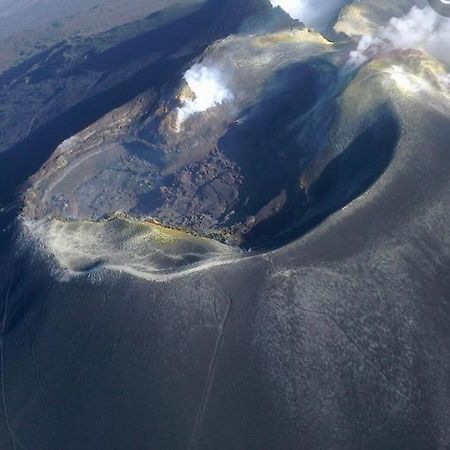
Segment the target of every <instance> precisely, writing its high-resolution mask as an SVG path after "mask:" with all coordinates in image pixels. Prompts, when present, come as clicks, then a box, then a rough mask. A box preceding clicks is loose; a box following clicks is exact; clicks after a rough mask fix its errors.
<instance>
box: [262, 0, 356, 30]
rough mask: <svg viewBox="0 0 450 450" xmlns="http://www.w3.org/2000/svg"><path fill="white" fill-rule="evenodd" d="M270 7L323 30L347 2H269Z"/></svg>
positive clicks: (341, 0)
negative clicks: (277, 8)
mask: <svg viewBox="0 0 450 450" xmlns="http://www.w3.org/2000/svg"><path fill="white" fill-rule="evenodd" d="M270 2H271V3H272V6H274V7H276V6H279V7H280V8H282V9H284V10H285V11H286V12H287V13H288V14H289V15H290V16H291V17H293V18H294V19H299V20H300V21H302V22H303V23H305V24H306V25H307V26H311V27H314V28H317V29H319V30H320V29H323V28H325V27H326V26H328V25H329V23H330V21H331V20H332V19H333V18H334V17H335V16H336V14H337V13H338V11H339V10H340V9H341V8H342V6H344V5H345V4H346V3H348V1H347V0H321V1H318V0H270Z"/></svg>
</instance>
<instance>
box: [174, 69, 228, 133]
mask: <svg viewBox="0 0 450 450" xmlns="http://www.w3.org/2000/svg"><path fill="white" fill-rule="evenodd" d="M184 80H185V81H186V83H187V85H188V86H189V88H190V89H191V91H192V94H193V97H192V98H188V99H184V100H183V105H182V106H181V107H180V108H178V125H181V124H182V123H183V122H184V121H185V120H186V119H187V118H188V117H190V116H192V115H193V114H197V113H201V112H204V111H207V110H208V109H211V108H214V107H216V106H218V105H221V104H223V103H225V102H228V101H231V100H233V98H234V96H233V94H232V92H231V91H230V90H229V89H228V87H227V83H226V80H225V78H224V76H223V74H222V72H221V71H220V70H218V69H215V68H211V67H207V66H205V65H202V64H195V65H193V66H192V67H191V68H190V69H189V70H188V71H187V72H186V73H185V74H184Z"/></svg>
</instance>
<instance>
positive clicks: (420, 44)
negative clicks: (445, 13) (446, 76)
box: [346, 6, 450, 70]
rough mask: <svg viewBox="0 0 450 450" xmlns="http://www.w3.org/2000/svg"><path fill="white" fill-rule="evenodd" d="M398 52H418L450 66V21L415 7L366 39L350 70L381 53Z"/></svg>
mask: <svg viewBox="0 0 450 450" xmlns="http://www.w3.org/2000/svg"><path fill="white" fill-rule="evenodd" d="M395 49H417V50H423V51H426V52H428V53H429V54H431V55H433V56H434V57H436V58H438V59H441V60H442V61H444V62H447V63H450V20H448V19H445V18H444V17H441V16H439V15H438V14H437V13H436V12H435V11H433V9H431V8H430V7H426V8H424V9H419V8H418V7H416V6H413V7H412V9H411V10H410V11H409V12H408V13H407V14H406V15H405V16H403V17H400V18H393V19H391V20H390V22H389V24H388V25H387V26H385V27H382V28H380V29H379V30H378V32H377V33H376V35H374V36H363V37H362V38H361V39H360V41H359V43H358V47H357V49H356V50H354V51H352V52H351V53H350V56H349V60H348V62H347V65H346V69H350V70H351V69H356V68H358V67H359V66H361V65H362V64H365V63H366V62H368V61H370V60H371V59H372V58H374V57H375V56H377V55H379V54H383V53H388V52H390V51H392V50H395Z"/></svg>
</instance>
